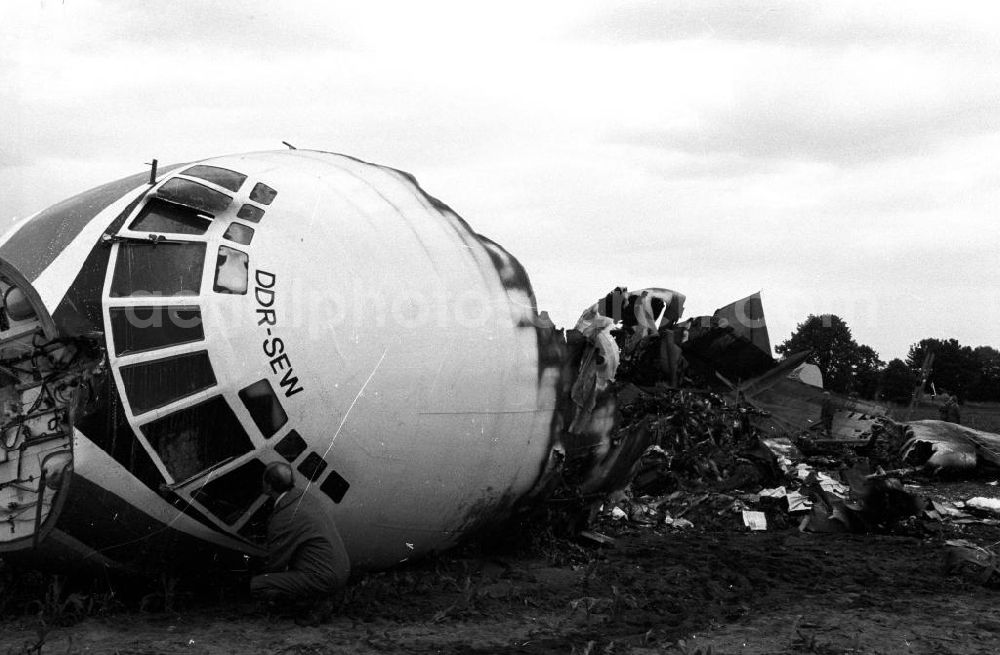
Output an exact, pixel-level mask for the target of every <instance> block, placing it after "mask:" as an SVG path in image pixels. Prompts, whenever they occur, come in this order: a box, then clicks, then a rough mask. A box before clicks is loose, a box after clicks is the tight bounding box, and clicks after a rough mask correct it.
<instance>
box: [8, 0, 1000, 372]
mask: <svg viewBox="0 0 1000 655" xmlns="http://www.w3.org/2000/svg"><path fill="white" fill-rule="evenodd" d="M993 7H997V8H995V9H994V8H993ZM0 116H2V127H0V224H2V225H0V226H2V227H6V225H7V224H9V222H10V221H11V220H13V219H14V218H18V217H24V216H27V215H29V214H31V213H33V212H35V211H37V210H39V209H42V208H44V207H45V206H48V205H50V204H52V203H54V202H56V201H58V200H61V199H63V198H65V197H67V196H70V195H73V194H75V193H77V192H80V191H83V190H85V189H88V188H90V187H92V186H95V185H97V184H100V183H102V182H105V181H109V180H111V179H115V178H118V177H123V176H125V175H128V174H131V173H135V172H138V171H141V170H143V169H144V168H145V165H144V162H148V161H149V160H150V158H152V157H156V158H157V159H159V160H160V162H163V163H169V162H184V161H192V160H196V159H199V158H204V157H210V156H215V155H222V154H229V153H236V152H244V151H252V150H262V149H275V148H282V147H283V146H282V145H281V141H282V140H284V141H288V142H290V143H292V144H294V145H296V146H297V147H300V148H315V149H321V150H330V151H335V152H342V153H345V154H350V155H353V156H356V157H359V158H361V159H365V160H368V161H372V162H377V163H380V164H385V165H388V166H392V167H394V168H399V169H402V170H405V171H408V172H410V173H412V174H414V175H415V176H416V177H417V179H418V180H419V181H420V183H421V185H422V186H423V187H424V188H425V189H426V190H427V191H428V192H429V193H430V194H432V195H434V196H436V197H438V198H440V199H441V200H443V201H444V202H446V203H448V204H449V205H451V206H452V207H453V208H454V209H455V210H456V211H457V212H458V213H459V214H461V215H462V216H463V217H464V218H466V220H468V221H469V223H470V224H471V225H472V226H473V228H474V229H476V230H477V231H479V232H481V233H483V234H485V235H487V236H489V237H491V238H492V239H494V240H495V241H497V242H499V243H501V244H502V245H504V246H505V247H506V248H507V249H508V250H510V251H511V252H512V253H513V254H514V255H515V256H517V257H518V258H519V259H520V260H521V262H522V263H523V264H524V265H525V267H526V268H527V270H528V272H529V274H530V275H531V278H532V281H533V283H534V286H535V290H536V293H537V295H538V299H539V304H540V307H541V308H543V309H548V310H549V311H550V313H551V315H552V316H553V318H554V319H555V320H556V322H557V323H559V324H572V322H574V321H575V319H576V317H577V315H578V314H579V312H580V311H581V310H582V309H583V308H585V307H586V306H588V305H589V304H591V303H592V302H594V301H595V300H596V299H597V298H598V297H600V296H603V295H604V294H605V293H606V292H607V291H608V290H610V289H611V288H613V287H614V286H615V285H625V286H628V287H629V288H632V289H636V288H640V287H644V286H661V287H667V288H670V289H674V290H676V291H679V292H681V293H684V294H685V295H687V297H688V302H687V308H686V312H685V315H686V316H694V315H697V314H704V313H711V312H712V311H713V310H714V309H715V308H717V307H719V306H721V305H724V304H726V303H728V302H730V301H732V300H735V299H737V298H740V297H743V296H746V295H748V294H750V293H753V292H754V291H758V290H760V291H762V292H763V302H764V310H765V312H766V314H767V318H768V324H769V326H770V331H771V341H772V343H780V342H781V341H783V340H784V339H785V338H787V337H788V336H789V334H790V333H791V331H792V330H793V329H794V328H795V325H796V323H799V322H801V321H803V320H804V319H805V318H806V316H807V315H808V314H810V313H814V314H821V313H834V314H837V315H839V316H841V317H842V318H843V319H844V320H845V321H846V322H847V324H848V325H849V326H850V327H851V328H852V330H853V332H854V336H855V338H856V339H857V340H858V341H859V342H861V343H866V344H869V345H871V346H872V347H873V348H875V349H876V350H877V351H878V352H879V353H880V355H881V357H882V359H884V360H889V359H891V358H893V357H901V356H905V354H906V351H907V348H908V346H909V345H910V344H911V343H914V342H916V341H918V340H919V339H921V338H924V337H942V338H946V337H954V338H957V339H958V340H959V341H960V342H962V343H963V344H964V345H970V346H977V345H992V346H994V347H1000V327H998V326H1000V295H998V290H1000V267H998V261H997V260H998V252H1000V221H998V220H997V216H996V214H997V211H998V207H1000V5H996V4H995V3H982V4H965V3H959V2H941V1H940V0H937V1H934V2H926V3H921V2H909V1H907V2H899V3H890V2H871V1H870V0H867V1H864V2H856V3H855V2H829V3H822V2H773V3H763V2H754V3H750V2H747V3H737V2H725V1H722V2H720V1H711V0H691V1H689V2H668V1H665V0H664V1H647V2H628V1H624V0H617V1H612V0H607V1H604V0H600V1H598V0H571V1H566V2H561V1H559V2H557V1H551V0H546V1H544V2H542V1H540V0H533V1H532V2H520V1H515V0H505V1H504V2H490V3H483V2H472V1H464V2H461V1H456V2H435V1H430V0H421V1H419V2H414V1H412V0H411V1H405V0H402V1H399V2H378V1H371V0H366V1H365V2H332V1H330V0H317V1H315V2H294V1H285V2H275V1H268V0H240V1H239V2H222V1H217V2H194V1H191V2H182V1H174V2H158V3H147V2H134V1H130V0H117V1H114V0H107V1H101V2H98V1H89V0H58V1H57V0H31V1H29V0H19V1H16V2H14V1H8V2H3V3H2V4H0Z"/></svg>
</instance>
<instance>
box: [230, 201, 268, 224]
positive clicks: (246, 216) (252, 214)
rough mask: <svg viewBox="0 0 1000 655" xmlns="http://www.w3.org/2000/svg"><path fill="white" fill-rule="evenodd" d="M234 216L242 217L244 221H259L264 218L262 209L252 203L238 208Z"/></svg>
mask: <svg viewBox="0 0 1000 655" xmlns="http://www.w3.org/2000/svg"><path fill="white" fill-rule="evenodd" d="M236 218H242V219H243V220H245V221H250V222H251V223H259V222H260V219H262V218H264V210H263V209H261V208H260V207H254V206H253V205H243V206H242V207H240V210H239V211H238V212H236Z"/></svg>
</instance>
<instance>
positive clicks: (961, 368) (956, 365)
mask: <svg viewBox="0 0 1000 655" xmlns="http://www.w3.org/2000/svg"><path fill="white" fill-rule="evenodd" d="M929 352H932V353H934V362H933V364H932V365H931V373H930V375H929V376H928V377H927V384H928V386H929V385H930V384H932V383H933V384H934V388H935V389H937V391H938V392H942V391H947V392H948V393H949V394H952V395H958V396H959V397H960V398H962V399H967V398H969V397H970V394H972V397H973V399H975V400H979V398H976V397H975V396H977V395H978V394H977V393H975V391H976V390H977V388H978V387H979V385H980V383H981V378H982V376H983V365H982V364H981V363H980V360H979V359H977V358H976V355H975V353H974V352H973V350H972V348H970V347H968V346H963V345H962V344H960V343H959V342H958V340H956V339H921V340H920V341H919V342H918V343H915V344H913V345H912V346H910V352H909V354H908V355H907V356H906V363H907V364H908V365H909V366H910V368H911V369H913V370H914V371H919V370H920V367H921V366H923V363H924V358H925V357H926V356H927V353H929Z"/></svg>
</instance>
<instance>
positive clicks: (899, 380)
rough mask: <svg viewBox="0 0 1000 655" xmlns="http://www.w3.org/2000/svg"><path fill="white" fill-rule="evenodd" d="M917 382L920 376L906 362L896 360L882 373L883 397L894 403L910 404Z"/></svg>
mask: <svg viewBox="0 0 1000 655" xmlns="http://www.w3.org/2000/svg"><path fill="white" fill-rule="evenodd" d="M917 382H919V376H918V374H917V373H916V372H915V371H914V370H913V369H912V368H910V367H909V366H907V365H906V362H904V361H903V360H901V359H899V358H896V359H894V360H892V361H890V362H889V364H888V365H887V366H886V367H885V370H883V371H882V397H883V398H885V399H886V400H891V401H892V402H894V403H900V404H906V403H908V402H910V397H911V395H912V394H913V389H914V388H915V387H916V386H917Z"/></svg>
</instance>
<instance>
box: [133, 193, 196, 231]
mask: <svg viewBox="0 0 1000 655" xmlns="http://www.w3.org/2000/svg"><path fill="white" fill-rule="evenodd" d="M211 224H212V219H211V217H208V216H205V215H203V214H199V213H198V212H196V211H194V210H193V209H191V208H190V207H185V206H183V205H175V204H173V203H171V202H164V201H163V200H160V199H159V198H152V199H151V200H150V201H149V202H147V203H146V205H145V206H144V207H143V208H142V209H141V210H140V211H139V215H138V216H136V218H135V220H134V221H132V223H131V225H129V227H128V229H130V230H135V231H136V232H169V233H173V234H205V232H206V231H207V230H208V227H209V226H210V225H211Z"/></svg>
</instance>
